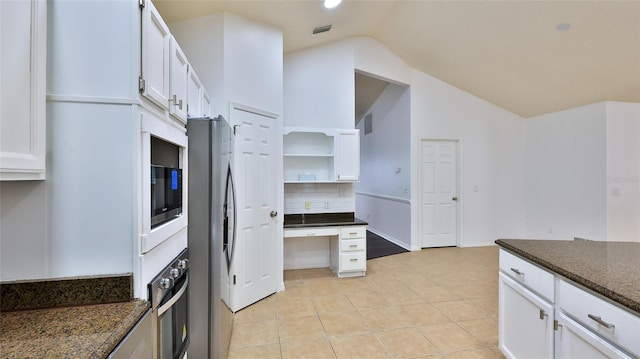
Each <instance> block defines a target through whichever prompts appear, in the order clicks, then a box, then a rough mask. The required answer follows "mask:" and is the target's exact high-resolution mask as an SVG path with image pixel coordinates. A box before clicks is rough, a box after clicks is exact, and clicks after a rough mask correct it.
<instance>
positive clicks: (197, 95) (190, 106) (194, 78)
mask: <svg viewBox="0 0 640 359" xmlns="http://www.w3.org/2000/svg"><path fill="white" fill-rule="evenodd" d="M187 88H188V93H187V116H188V117H201V116H204V112H203V111H202V110H203V106H202V105H203V101H202V100H203V97H202V92H203V90H204V88H203V87H202V82H201V81H200V78H198V74H196V72H195V70H194V69H193V66H191V65H189V77H188V84H187Z"/></svg>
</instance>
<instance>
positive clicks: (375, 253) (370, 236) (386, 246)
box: [367, 231, 408, 259]
mask: <svg viewBox="0 0 640 359" xmlns="http://www.w3.org/2000/svg"><path fill="white" fill-rule="evenodd" d="M404 252H408V251H407V250H406V249H404V248H402V247H400V246H398V245H395V244H393V243H391V242H389V241H388V240H386V239H384V238H382V237H380V236H379V235H377V234H374V233H371V232H369V231H367V259H373V258H379V257H384V256H390V255H392V254H398V253H404Z"/></svg>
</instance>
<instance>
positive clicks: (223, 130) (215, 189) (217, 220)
mask: <svg viewBox="0 0 640 359" xmlns="http://www.w3.org/2000/svg"><path fill="white" fill-rule="evenodd" d="M187 136H188V137H189V162H188V164H189V170H188V183H189V187H188V192H189V204H188V208H189V211H188V213H189V226H188V246H189V251H190V253H191V268H192V271H191V274H190V275H191V283H192V284H191V285H190V286H189V291H190V292H189V323H190V324H191V331H190V335H191V343H190V344H189V350H188V356H189V357H190V358H198V359H200V358H203V359H206V358H209V359H218V358H226V357H227V353H228V349H229V341H230V340H231V326H232V325H233V312H232V311H231V309H230V306H229V305H228V303H229V295H230V290H229V289H230V283H231V278H230V275H229V269H230V267H231V266H232V264H233V252H234V247H235V246H234V243H235V233H236V229H235V228H236V216H235V189H234V182H233V171H232V168H233V166H232V163H231V160H232V157H233V136H234V135H233V131H232V129H231V128H230V126H229V124H228V123H227V122H226V120H225V119H224V118H223V117H222V116H219V117H217V118H214V119H211V118H190V119H188V120H187Z"/></svg>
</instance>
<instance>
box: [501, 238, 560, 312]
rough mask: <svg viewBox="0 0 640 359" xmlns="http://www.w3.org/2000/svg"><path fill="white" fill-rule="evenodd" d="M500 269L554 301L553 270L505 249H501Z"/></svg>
mask: <svg viewBox="0 0 640 359" xmlns="http://www.w3.org/2000/svg"><path fill="white" fill-rule="evenodd" d="M500 271H502V272H503V273H504V274H506V275H508V276H509V277H511V278H513V279H515V280H516V281H517V282H518V283H521V284H522V285H524V286H525V287H527V288H529V289H531V290H533V291H534V292H536V293H538V294H540V295H541V296H543V297H544V298H545V299H547V300H548V301H550V302H551V303H553V302H554V276H553V274H552V273H551V272H547V271H546V270H544V269H542V268H540V267H538V266H536V265H535V264H533V263H531V262H529V261H527V260H524V259H522V258H520V257H518V256H515V255H513V254H511V253H509V252H507V251H505V250H500Z"/></svg>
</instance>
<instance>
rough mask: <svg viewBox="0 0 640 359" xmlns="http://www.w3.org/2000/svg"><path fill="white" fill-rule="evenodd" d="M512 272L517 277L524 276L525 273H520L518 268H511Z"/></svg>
mask: <svg viewBox="0 0 640 359" xmlns="http://www.w3.org/2000/svg"><path fill="white" fill-rule="evenodd" d="M511 271H512V272H513V273H515V274H517V275H524V273H523V272H520V271H519V270H518V268H511Z"/></svg>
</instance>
